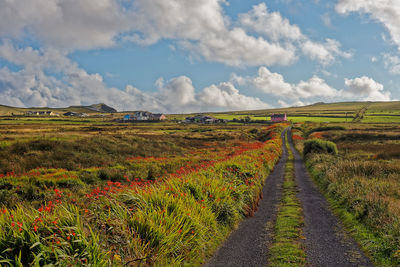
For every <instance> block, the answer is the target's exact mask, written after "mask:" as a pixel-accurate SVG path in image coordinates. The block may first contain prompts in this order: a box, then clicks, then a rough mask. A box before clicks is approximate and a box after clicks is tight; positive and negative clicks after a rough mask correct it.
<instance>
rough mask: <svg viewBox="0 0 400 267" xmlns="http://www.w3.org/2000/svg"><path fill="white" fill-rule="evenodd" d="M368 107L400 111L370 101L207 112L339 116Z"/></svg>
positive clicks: (397, 107) (391, 105)
mask: <svg viewBox="0 0 400 267" xmlns="http://www.w3.org/2000/svg"><path fill="white" fill-rule="evenodd" d="M365 105H368V111H369V112H389V111H396V110H397V111H400V101H387V102H370V101H353V102H336V103H324V102H319V103H314V104H312V105H308V106H302V107H288V108H273V109H262V110H244V111H230V112H207V114H230V115H255V116H268V115H270V114H271V113H288V114H291V115H306V114H309V113H313V114H314V113H321V114H337V113H346V112H347V113H348V112H355V111H357V110H360V109H362V108H363V107H364V106H365Z"/></svg>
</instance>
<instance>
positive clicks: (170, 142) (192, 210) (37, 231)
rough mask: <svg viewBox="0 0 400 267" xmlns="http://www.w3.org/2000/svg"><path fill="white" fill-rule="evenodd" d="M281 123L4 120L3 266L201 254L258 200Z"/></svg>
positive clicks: (174, 259)
mask: <svg viewBox="0 0 400 267" xmlns="http://www.w3.org/2000/svg"><path fill="white" fill-rule="evenodd" d="M281 130H282V127H281V126H278V125H273V126H268V127H266V126H261V125H260V126H259V125H255V126H254V125H251V126H243V125H241V126H239V127H237V126H230V125H208V126H204V125H200V126H198V125H177V124H170V123H163V124H157V125H149V124H143V125H138V124H135V125H120V124H112V123H109V124H107V125H98V124H93V123H90V122H87V123H86V124H82V125H68V124H62V126H61V127H60V126H58V125H54V124H52V123H48V124H45V123H43V124H42V125H40V126H39V125H35V124H20V125H17V124H6V126H5V127H3V128H2V129H0V132H1V133H2V135H1V136H0V142H2V143H1V144H2V146H1V148H0V154H1V155H3V156H4V157H2V158H1V160H2V161H1V163H0V167H1V172H0V203H1V204H0V252H1V253H0V265H4V266H27V265H35V266H43V265H46V264H58V265H61V266H62V265H68V264H72V265H78V266H79V265H85V266H86V265H92V266H126V265H129V266H131V265H132V266H137V265H145V266H148V265H190V266H198V265H201V264H202V263H203V262H204V260H205V259H206V258H207V257H209V256H210V255H211V254H212V253H213V251H214V250H215V249H216V247H217V246H218V245H219V244H220V243H221V242H222V241H223V240H224V238H225V237H226V236H227V235H228V234H229V232H231V231H232V230H233V229H234V228H235V227H236V226H237V224H238V223H239V221H240V220H242V219H243V218H244V217H245V216H249V215H251V214H252V213H253V211H254V209H255V208H256V206H257V201H258V199H259V198H260V194H261V189H262V185H263V183H264V180H265V178H266V177H267V175H268V173H269V172H270V170H271V169H272V168H273V166H274V165H275V163H276V161H277V160H278V159H279V156H280V154H281V151H282V147H281V140H280V131H281ZM5 159H7V160H5Z"/></svg>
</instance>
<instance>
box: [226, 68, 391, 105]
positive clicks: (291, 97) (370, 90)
mask: <svg viewBox="0 0 400 267" xmlns="http://www.w3.org/2000/svg"><path fill="white" fill-rule="evenodd" d="M231 81H232V83H234V84H238V85H240V86H246V87H249V88H256V89H257V90H259V91H261V92H263V93H266V94H268V95H270V96H274V97H275V98H278V100H277V102H278V104H279V105H281V106H284V107H287V106H301V105H304V104H310V103H313V102H316V101H325V102H329V101H344V100H365V101H388V100H391V94H390V92H387V91H384V87H383V85H382V84H380V83H378V82H375V81H374V80H373V79H372V78H369V77H366V76H363V77H360V78H355V79H345V81H344V82H345V85H346V86H347V89H346V90H344V89H340V90H338V89H335V88H333V87H332V86H330V85H328V84H327V83H326V81H325V80H324V79H322V78H320V77H318V76H316V75H314V76H312V77H311V78H310V79H308V80H306V81H303V80H302V81H300V82H298V83H288V82H286V81H285V79H284V77H283V76H282V75H281V74H279V73H276V72H271V71H270V70H269V69H268V68H266V67H260V68H259V69H258V73H257V75H256V76H246V77H242V76H238V75H232V78H231Z"/></svg>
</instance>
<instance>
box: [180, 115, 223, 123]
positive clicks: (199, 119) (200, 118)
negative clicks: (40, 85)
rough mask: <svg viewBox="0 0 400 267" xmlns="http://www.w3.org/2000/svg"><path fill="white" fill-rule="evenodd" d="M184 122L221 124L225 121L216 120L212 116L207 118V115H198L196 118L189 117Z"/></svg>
mask: <svg viewBox="0 0 400 267" xmlns="http://www.w3.org/2000/svg"><path fill="white" fill-rule="evenodd" d="M184 122H186V123H207V124H209V123H219V122H225V120H220V119H216V118H214V117H211V116H205V115H196V116H194V117H187V118H186V119H185V120H184Z"/></svg>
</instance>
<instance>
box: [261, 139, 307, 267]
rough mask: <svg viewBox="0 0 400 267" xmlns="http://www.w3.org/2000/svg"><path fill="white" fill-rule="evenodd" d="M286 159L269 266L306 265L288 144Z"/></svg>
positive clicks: (300, 214) (300, 213)
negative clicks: (281, 195)
mask: <svg viewBox="0 0 400 267" xmlns="http://www.w3.org/2000/svg"><path fill="white" fill-rule="evenodd" d="M286 147H287V149H288V152H289V157H288V161H287V163H286V166H285V177H284V183H283V197H282V200H281V204H280V206H279V208H278V215H277V218H276V223H275V234H274V241H273V244H272V245H271V247H270V249H269V254H270V257H269V258H268V265H269V266H306V254H305V251H304V248H303V247H302V244H301V241H300V240H301V238H302V226H303V216H302V207H301V204H300V201H299V199H298V198H297V185H296V182H295V178H294V160H293V153H292V151H291V150H290V148H289V146H288V142H287V139H286Z"/></svg>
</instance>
